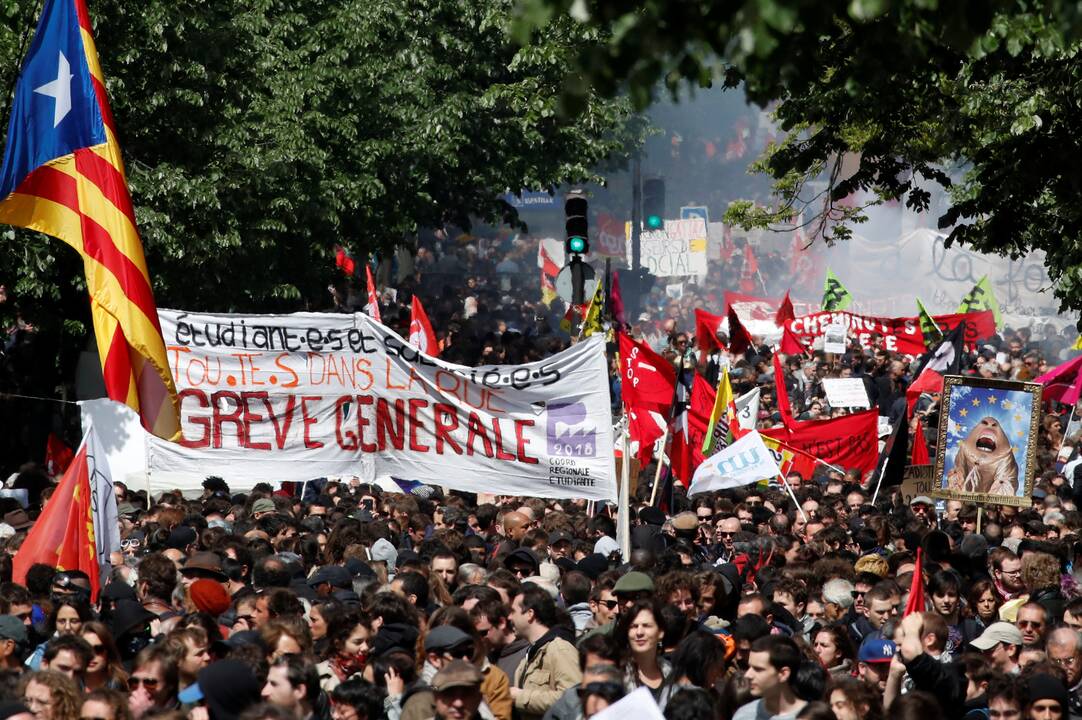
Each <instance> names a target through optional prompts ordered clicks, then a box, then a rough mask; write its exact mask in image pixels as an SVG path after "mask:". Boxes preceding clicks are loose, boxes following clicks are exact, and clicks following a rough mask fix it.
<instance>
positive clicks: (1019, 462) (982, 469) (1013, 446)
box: [932, 375, 1041, 507]
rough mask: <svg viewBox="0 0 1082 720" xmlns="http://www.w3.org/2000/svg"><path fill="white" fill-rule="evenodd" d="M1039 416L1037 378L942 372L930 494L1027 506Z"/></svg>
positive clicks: (981, 501) (971, 500)
mask: <svg viewBox="0 0 1082 720" xmlns="http://www.w3.org/2000/svg"><path fill="white" fill-rule="evenodd" d="M1040 417H1041V386H1040V385H1038V384H1037V383H1028V382H1014V381H1010V380H988V379H984V378H972V377H962V376H958V375H948V376H947V377H945V378H944V379H943V397H942V400H941V409H940V413H939V442H938V443H936V447H937V448H939V452H937V453H936V457H935V461H936V462H935V477H934V481H935V482H934V490H933V494H932V497H936V498H947V499H953V500H961V501H962V502H970V503H976V504H994V505H1017V506H1019V507H1028V506H1029V504H1030V500H1029V498H1030V495H1031V494H1032V492H1033V475H1034V473H1035V469H1036V465H1037V459H1036V455H1037V436H1038V429H1039V428H1040V424H1041V423H1040Z"/></svg>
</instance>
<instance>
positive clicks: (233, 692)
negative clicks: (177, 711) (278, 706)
mask: <svg viewBox="0 0 1082 720" xmlns="http://www.w3.org/2000/svg"><path fill="white" fill-rule="evenodd" d="M261 692H262V686H261V685H260V684H259V680H258V679H257V678H256V676H255V672H254V671H253V670H252V668H251V667H249V666H248V665H247V664H245V663H243V662H241V661H240V660H234V659H232V658H227V659H225V660H218V661H217V662H213V663H211V664H210V665H208V666H206V667H205V668H203V669H202V670H200V671H199V679H198V682H196V683H195V684H194V685H190V686H188V687H186V688H184V690H182V691H181V692H180V694H179V695H178V696H177V699H178V700H179V701H180V702H181V703H183V704H184V705H190V704H194V703H199V704H201V705H202V706H203V707H205V708H206V710H207V715H208V716H209V720H237V718H239V717H240V715H241V713H243V712H244V711H245V710H247V709H248V708H250V707H252V706H253V705H255V704H256V703H258V702H259V699H260V696H261Z"/></svg>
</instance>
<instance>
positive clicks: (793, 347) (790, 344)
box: [778, 325, 808, 355]
mask: <svg viewBox="0 0 1082 720" xmlns="http://www.w3.org/2000/svg"><path fill="white" fill-rule="evenodd" d="M778 350H780V351H781V352H783V353H785V354H786V355H807V354H808V348H806V347H805V346H804V343H802V342H801V341H800V338H799V337H797V336H796V333H794V332H793V331H792V330H790V329H789V326H788V325H785V326H784V327H782V331H781V344H780V345H779V346H778Z"/></svg>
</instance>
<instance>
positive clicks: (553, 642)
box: [511, 583, 582, 718]
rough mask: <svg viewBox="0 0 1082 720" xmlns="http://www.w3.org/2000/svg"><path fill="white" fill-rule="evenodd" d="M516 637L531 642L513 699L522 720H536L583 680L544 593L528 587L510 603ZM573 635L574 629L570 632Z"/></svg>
mask: <svg viewBox="0 0 1082 720" xmlns="http://www.w3.org/2000/svg"><path fill="white" fill-rule="evenodd" d="M511 622H512V623H513V624H514V627H515V633H516V634H517V635H518V636H520V637H523V638H526V640H527V641H528V642H529V647H528V649H527V651H526V655H525V657H523V658H522V660H521V662H519V666H518V668H516V670H515V674H514V676H513V677H512V682H511V699H512V701H513V702H514V706H515V710H516V711H517V712H518V713H519V715H520V716H521V717H523V718H537V717H541V716H543V715H544V714H545V711H546V710H548V708H549V707H551V706H552V705H553V703H555V702H556V701H557V700H558V699H559V698H560V695H561V694H562V693H563V692H564V691H565V690H567V689H568V688H569V687H572V686H574V685H576V684H578V683H579V682H580V681H581V680H582V672H581V670H580V669H579V663H578V653H577V652H576V651H575V646H574V645H572V644H571V643H570V642H568V641H567V640H566V639H565V638H563V637H560V633H561V630H563V631H564V632H566V631H567V630H568V628H566V626H565V627H563V628H560V627H557V625H556V623H557V615H556V603H555V601H554V600H553V598H552V596H551V595H549V594H548V593H547V592H546V591H545V590H542V589H541V588H539V587H537V586H536V585H532V584H530V583H525V584H524V585H523V587H522V588H521V589H520V590H519V591H518V593H516V594H515V596H514V599H513V601H512V603H511ZM571 631H572V633H573V632H574V631H573V629H572V630H571Z"/></svg>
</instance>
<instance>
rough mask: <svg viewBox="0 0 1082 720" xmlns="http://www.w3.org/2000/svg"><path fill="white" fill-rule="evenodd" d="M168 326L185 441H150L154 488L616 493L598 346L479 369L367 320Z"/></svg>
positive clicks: (326, 317) (319, 317)
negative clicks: (308, 482) (187, 480)
mask: <svg viewBox="0 0 1082 720" xmlns="http://www.w3.org/2000/svg"><path fill="white" fill-rule="evenodd" d="M159 317H160V320H161V324H162V329H163V333H164V337H165V338H166V347H167V350H168V353H169V359H170V365H171V367H172V370H173V375H174V379H175V381H176V383H177V385H178V389H179V396H180V401H181V427H182V429H183V431H184V440H183V441H182V442H180V443H177V444H173V443H164V442H163V443H155V442H153V441H152V440H151V441H150V442H149V445H148V447H147V470H148V472H149V473H150V474H151V475H152V476H153V475H154V474H155V473H158V472H164V473H173V474H176V473H178V472H182V473H183V472H187V473H189V474H190V475H192V476H193V477H196V478H198V479H199V480H201V479H202V478H203V477H205V476H206V475H212V474H213V475H222V476H223V477H225V478H226V480H227V481H228V480H231V479H233V478H238V477H244V478H245V479H247V478H250V477H251V475H253V474H258V475H261V476H262V477H261V478H260V479H262V480H268V481H272V482H273V481H280V480H295V481H301V480H305V479H309V478H314V477H320V476H326V475H343V474H345V475H357V476H359V477H360V478H361V479H362V480H365V481H371V480H374V479H389V478H392V477H393V478H400V479H406V480H418V481H421V482H425V483H429V484H435V485H442V486H444V487H447V488H453V489H459V490H465V491H469V492H482V491H483V492H498V493H506V494H515V495H526V496H538V497H582V498H589V499H595V500H612V499H614V498H615V497H616V485H615V481H614V477H613V465H612V453H613V448H612V425H611V413H610V409H609V393H608V376H607V370H606V361H605V353H604V337H603V336H602V335H597V336H595V337H592V338H589V339H587V340H584V341H582V342H580V343H578V344H576V345H574V346H573V347H572V348H570V349H568V350H565V351H564V352H561V353H558V354H556V355H553V356H552V357H550V358H548V359H546V360H543V361H540V362H536V363H530V364H527V365H517V366H484V367H478V368H470V367H464V366H460V365H454V364H451V363H448V362H445V361H443V360H440V359H438V358H434V357H429V356H427V355H423V354H421V353H420V352H418V351H417V349H416V348H413V347H412V346H410V345H409V344H408V343H407V342H406V340H404V339H403V338H402V337H400V336H399V335H397V334H396V333H394V332H393V331H391V330H390V329H388V328H386V327H384V326H383V325H380V324H379V323H377V322H375V321H373V320H372V319H371V318H369V317H368V316H366V315H362V314H354V315H340V314H323V313H296V314H292V315H211V314H194V313H185V312H177V311H171V310H163V311H161V312H160V313H159ZM99 429H100V426H99ZM196 486H198V483H196Z"/></svg>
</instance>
